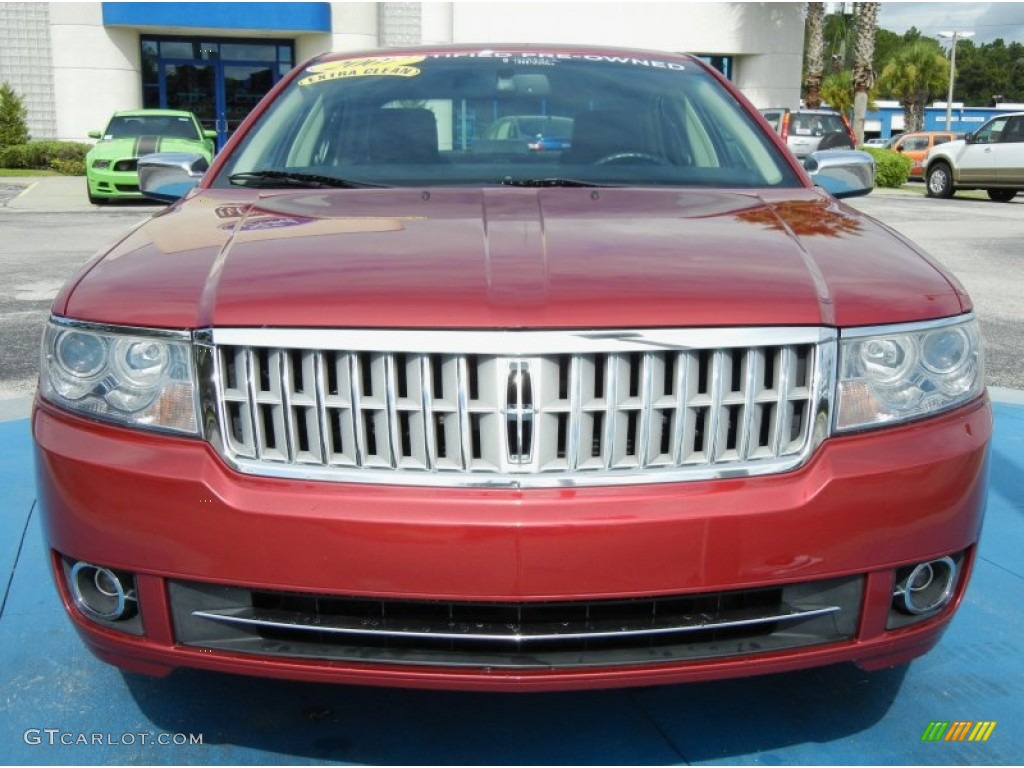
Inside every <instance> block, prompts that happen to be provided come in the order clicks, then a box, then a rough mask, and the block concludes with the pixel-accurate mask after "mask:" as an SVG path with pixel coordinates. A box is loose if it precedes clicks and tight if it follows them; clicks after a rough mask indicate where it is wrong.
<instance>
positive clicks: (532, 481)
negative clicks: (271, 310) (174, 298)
mask: <svg viewBox="0 0 1024 768" xmlns="http://www.w3.org/2000/svg"><path fill="white" fill-rule="evenodd" d="M221 458H223V459H224V461H225V462H227V464H228V465H229V466H230V467H231V468H232V469H234V470H235V471H236V472H240V473H242V474H244V475H251V476H253V477H269V478H276V479H279V480H311V481H318V480H319V481H326V482H334V483H350V484H353V485H360V484H362V485H402V486H424V487H451V488H455V487H458V488H587V487H593V486H621V485H645V484H647V485H655V484H659V483H679V482H684V481H685V482H689V481H697V480H723V479H729V478H748V477H759V476H762V475H777V474H782V473H783V472H790V471H792V470H794V469H797V468H798V467H799V466H801V465H802V464H803V463H804V462H805V461H806V460H807V458H808V454H807V452H806V451H805V452H804V453H801V454H795V455H793V456H787V457H785V458H781V459H760V460H757V461H756V462H755V463H747V464H743V463H741V462H732V463H730V464H727V465H726V464H723V465H720V466H709V465H704V464H700V465H693V464H687V465H684V466H681V467H665V468H660V467H648V468H646V469H635V468H629V469H606V470H594V471H587V472H581V471H575V472H569V471H557V472H556V471H552V472H542V473H541V472H538V473H535V474H525V473H524V474H513V473H501V472H484V471H470V470H468V469H467V470H462V469H446V470H434V471H429V470H426V469H403V470H402V471H400V472H398V471H395V470H392V469H391V468H390V467H366V468H362V469H360V468H357V467H339V466H337V465H333V464H332V465H330V466H324V467H321V466H316V465H307V464H294V465H292V464H283V463H274V462H263V461H257V460H254V459H246V458H232V457H230V456H222V457H221Z"/></svg>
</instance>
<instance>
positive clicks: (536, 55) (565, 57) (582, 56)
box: [430, 51, 686, 72]
mask: <svg viewBox="0 0 1024 768" xmlns="http://www.w3.org/2000/svg"><path fill="white" fill-rule="evenodd" d="M430 58H432V59H462V58H466V59H500V60H501V61H503V62H506V63H512V64H524V65H533V66H537V65H541V66H551V65H553V64H554V63H555V62H557V61H598V62H604V63H608V64H630V65H632V66H634V67H648V68H653V69H671V70H675V71H679V72H681V71H683V70H685V69H686V66H685V65H684V64H680V63H679V62H677V61H661V60H659V59H646V58H638V57H636V56H609V55H602V54H596V53H552V52H540V51H465V52H463V51H458V52H454V53H440V54H438V53H435V54H432V55H431V56H430Z"/></svg>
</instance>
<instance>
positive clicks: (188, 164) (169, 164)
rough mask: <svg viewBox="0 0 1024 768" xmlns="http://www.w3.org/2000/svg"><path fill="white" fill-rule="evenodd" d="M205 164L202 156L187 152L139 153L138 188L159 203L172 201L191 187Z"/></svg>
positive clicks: (186, 192) (201, 176) (205, 166)
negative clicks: (141, 154) (140, 155)
mask: <svg viewBox="0 0 1024 768" xmlns="http://www.w3.org/2000/svg"><path fill="white" fill-rule="evenodd" d="M209 167H210V164H209V163H208V162H207V160H206V158H205V157H203V156H202V155H199V154H193V153H191V152H159V153H157V154H153V155H143V156H142V157H140V158H139V190H140V191H141V192H142V194H144V195H145V196H146V197H151V198H153V199H154V200H159V201H160V202H161V203H173V202H174V201H176V200H179V199H181V198H182V197H184V196H185V195H187V194H188V193H189V192H191V191H192V190H193V189H195V186H196V185H197V184H198V183H199V180H200V179H201V178H203V174H204V173H206V170H207V169H208V168H209Z"/></svg>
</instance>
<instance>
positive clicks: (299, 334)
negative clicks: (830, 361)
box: [212, 326, 838, 358]
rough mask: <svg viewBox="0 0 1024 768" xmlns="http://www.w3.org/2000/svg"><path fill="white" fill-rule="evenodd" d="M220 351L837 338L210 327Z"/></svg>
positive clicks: (458, 349)
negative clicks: (226, 348) (239, 348)
mask: <svg viewBox="0 0 1024 768" xmlns="http://www.w3.org/2000/svg"><path fill="white" fill-rule="evenodd" d="M212 333H213V343H214V344H216V345H218V346H223V345H230V346H249V347H270V348H275V349H325V350H336V351H346V352H385V351H392V350H397V351H402V352H415V353H423V354H425V353H431V354H452V355H456V354H457V355H487V356H501V355H505V356H509V357H523V358H527V357H543V356H545V355H556V354H591V355H593V354H611V353H627V352H649V351H659V350H661V351H667V350H673V349H678V350H687V349H719V348H729V347H757V346H777V345H779V344H820V343H822V342H826V341H830V340H832V339H835V338H837V337H838V333H837V332H836V331H835V329H833V328H820V327H817V326H813V327H804V326H801V327H785V326H780V327H771V328H682V329H638V330H614V331H589V330H580V331H576V330H571V329H570V330H559V331H477V330H466V331H422V330H365V329H353V330H350V329H344V330H341V329H338V330H328V329H319V328H214V329H212Z"/></svg>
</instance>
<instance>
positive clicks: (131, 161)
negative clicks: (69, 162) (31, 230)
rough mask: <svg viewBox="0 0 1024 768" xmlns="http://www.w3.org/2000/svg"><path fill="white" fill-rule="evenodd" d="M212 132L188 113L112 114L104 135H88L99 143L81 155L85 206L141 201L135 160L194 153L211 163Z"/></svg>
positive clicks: (214, 135) (150, 110) (166, 111)
mask: <svg viewBox="0 0 1024 768" xmlns="http://www.w3.org/2000/svg"><path fill="white" fill-rule="evenodd" d="M216 137H217V132H216V131H204V130H203V129H202V127H201V126H200V125H199V121H198V120H196V117H195V115H193V114H192V113H191V112H183V111H180V110H174V109H136V110H130V111H125V112H115V113H114V115H113V116H112V117H111V118H110V122H109V123H107V127H106V128H105V129H104V130H103V131H90V132H89V138H91V139H98V140H99V141H98V142H97V143H96V145H95V146H93V148H92V149H90V150H89V152H88V153H87V154H86V156H85V177H86V182H87V192H88V195H89V202H90V203H92V204H93V205H102V204H104V203H107V202H110V201H111V200H128V199H136V200H137V199H141V198H142V193H140V192H139V174H138V170H137V167H138V162H139V157H141V156H143V155H148V154H150V153H153V152H194V153H196V154H200V155H202V156H203V157H205V158H206V161H207V163H209V162H210V161H211V160H212V159H213V152H214V145H213V140H214V139H215V138H216Z"/></svg>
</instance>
